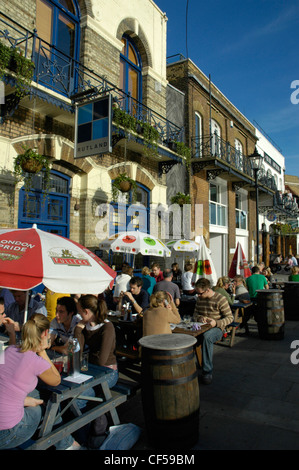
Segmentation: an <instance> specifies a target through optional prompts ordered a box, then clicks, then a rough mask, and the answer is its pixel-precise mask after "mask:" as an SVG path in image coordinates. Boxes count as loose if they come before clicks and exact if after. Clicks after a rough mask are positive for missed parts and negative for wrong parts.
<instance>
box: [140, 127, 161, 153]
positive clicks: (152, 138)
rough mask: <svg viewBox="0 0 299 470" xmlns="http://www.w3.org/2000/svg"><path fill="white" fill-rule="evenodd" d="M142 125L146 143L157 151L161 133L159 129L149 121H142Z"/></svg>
mask: <svg viewBox="0 0 299 470" xmlns="http://www.w3.org/2000/svg"><path fill="white" fill-rule="evenodd" d="M141 127H142V130H141V133H142V135H143V138H144V142H145V144H146V145H147V147H148V148H149V149H151V150H152V151H153V152H154V153H157V149H158V141H159V139H160V134H159V132H158V130H157V129H156V128H155V127H153V126H151V125H150V124H148V123H147V122H142V123H141Z"/></svg>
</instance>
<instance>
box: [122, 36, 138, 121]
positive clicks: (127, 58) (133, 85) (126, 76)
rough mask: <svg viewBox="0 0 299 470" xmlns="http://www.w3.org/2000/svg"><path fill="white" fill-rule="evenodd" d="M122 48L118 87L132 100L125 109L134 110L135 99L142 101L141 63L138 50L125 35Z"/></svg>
mask: <svg viewBox="0 0 299 470" xmlns="http://www.w3.org/2000/svg"><path fill="white" fill-rule="evenodd" d="M122 43H123V49H122V51H121V54H120V87H121V89H122V90H123V91H124V92H125V93H127V94H129V95H130V96H131V97H132V98H133V100H131V99H130V100H128V103H127V106H126V107H127V109H128V111H130V112H133V111H134V107H135V106H136V102H135V100H137V101H142V78H141V77H142V76H141V70H142V64H141V58H140V54H139V52H138V50H137V49H136V47H135V45H134V43H133V41H132V40H131V38H130V37H129V36H127V35H124V36H123V38H122Z"/></svg>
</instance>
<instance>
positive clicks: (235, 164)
mask: <svg viewBox="0 0 299 470" xmlns="http://www.w3.org/2000/svg"><path fill="white" fill-rule="evenodd" d="M191 140H192V164H193V165H194V168H196V167H199V168H205V167H206V168H212V167H214V168H215V167H217V166H218V167H219V166H220V167H222V169H224V170H225V169H226V171H227V172H229V173H233V174H234V175H235V176H236V177H238V179H244V182H245V183H246V181H247V182H248V183H249V184H252V183H254V174H253V170H252V166H251V163H250V158H249V157H248V156H246V155H244V154H243V153H242V152H241V151H240V150H238V149H236V148H235V147H233V146H232V145H231V144H230V143H229V142H227V141H225V140H223V139H222V138H221V137H219V136H218V135H217V134H216V133H215V134H213V135H207V136H203V137H200V138H192V139H191ZM198 164H199V165H198ZM258 183H259V185H260V186H265V187H266V188H268V189H271V190H272V191H275V190H276V189H277V187H276V183H275V179H274V177H273V176H270V175H269V174H265V173H264V172H262V171H259V174H258Z"/></svg>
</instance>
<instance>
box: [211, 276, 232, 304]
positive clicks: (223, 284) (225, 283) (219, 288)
mask: <svg viewBox="0 0 299 470" xmlns="http://www.w3.org/2000/svg"><path fill="white" fill-rule="evenodd" d="M229 286H230V278H229V277H227V276H223V277H220V278H219V279H218V281H217V284H216V286H215V287H213V291H215V292H218V293H219V294H221V295H223V296H224V297H225V298H226V299H227V300H228V303H229V305H233V303H234V300H235V295H234V294H232V295H230V294H229V293H228V291H227V289H229Z"/></svg>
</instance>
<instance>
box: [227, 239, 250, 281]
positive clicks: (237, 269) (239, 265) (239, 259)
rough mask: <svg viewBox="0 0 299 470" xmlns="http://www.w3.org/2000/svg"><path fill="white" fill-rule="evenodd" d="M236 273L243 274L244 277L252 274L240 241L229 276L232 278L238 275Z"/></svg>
mask: <svg viewBox="0 0 299 470" xmlns="http://www.w3.org/2000/svg"><path fill="white" fill-rule="evenodd" d="M236 274H238V275H240V276H243V277H244V278H246V277H249V276H251V271H250V268H249V266H248V262H247V260H246V257H245V255H244V251H243V248H242V246H241V244H240V242H238V244H237V248H236V251H235V254H234V257H233V260H232V263H231V265H230V269H229V272H228V276H229V277H230V278H233V277H234V276H236Z"/></svg>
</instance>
